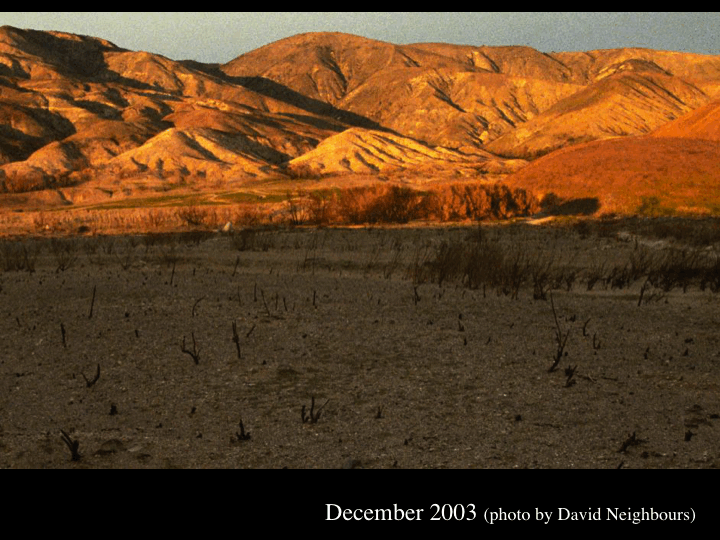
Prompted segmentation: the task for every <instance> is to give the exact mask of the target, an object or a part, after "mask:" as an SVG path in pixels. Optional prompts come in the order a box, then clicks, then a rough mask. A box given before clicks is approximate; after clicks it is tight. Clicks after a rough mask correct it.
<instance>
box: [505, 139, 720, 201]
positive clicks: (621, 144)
mask: <svg viewBox="0 0 720 540" xmlns="http://www.w3.org/2000/svg"><path fill="white" fill-rule="evenodd" d="M718 163H720V143H718V142H715V141H704V140H695V139H687V138H667V137H663V138H659V137H630V138H616V139H609V140H604V141H593V142H590V143H586V144H580V145H576V146H573V147H570V148H565V149H562V150H557V151H555V152H553V153H551V154H549V155H547V156H544V157H542V158H540V159H538V160H536V161H534V162H532V163H530V164H529V165H528V166H527V167H525V168H523V169H522V170H520V171H519V172H517V173H515V174H513V175H511V176H509V177H508V178H507V179H506V183H507V184H508V185H509V186H511V187H522V188H525V189H529V190H530V191H532V192H534V193H535V194H536V195H538V196H541V197H543V196H547V195H549V194H553V195H555V196H557V197H559V198H560V199H562V200H563V201H571V200H576V201H577V200H583V201H585V202H586V203H587V208H588V209H590V210H591V211H592V212H596V213H598V214H609V213H621V214H634V213H643V214H670V213H699V214H707V213H713V214H717V213H719V212H720V168H718Z"/></svg>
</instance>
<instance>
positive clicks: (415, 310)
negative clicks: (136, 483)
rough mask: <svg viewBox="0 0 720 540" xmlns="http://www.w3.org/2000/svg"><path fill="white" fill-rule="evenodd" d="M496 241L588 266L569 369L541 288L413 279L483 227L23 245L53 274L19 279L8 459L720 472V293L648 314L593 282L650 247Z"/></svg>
mask: <svg viewBox="0 0 720 540" xmlns="http://www.w3.org/2000/svg"><path fill="white" fill-rule="evenodd" d="M490 229H493V230H490ZM488 230H490V233H488V234H493V235H498V238H500V239H501V241H502V242H506V243H508V245H510V244H511V245H514V246H521V247H522V249H523V250H527V252H528V253H530V252H532V253H546V254H550V255H553V256H554V258H555V260H556V261H558V263H559V264H562V265H564V266H565V267H566V268H575V269H577V270H578V272H579V273H578V277H577V279H576V281H575V282H574V283H572V285H571V287H570V290H569V291H568V290H567V288H568V287H566V286H563V287H561V288H559V289H557V290H554V291H552V299H553V303H554V305H555V310H556V313H557V318H558V325H559V327H560V330H561V332H562V333H563V334H564V333H566V332H569V333H568V339H567V344H566V346H565V352H567V355H566V356H562V358H561V361H560V363H559V365H558V369H557V370H555V371H553V372H548V368H549V367H550V366H551V365H552V363H553V357H554V355H555V353H556V349H557V343H556V337H555V336H556V330H557V326H556V323H555V320H554V317H553V310H552V306H551V303H550V301H549V299H548V300H534V299H533V289H532V285H529V284H525V285H524V286H523V287H522V288H521V289H520V292H519V295H518V298H517V299H513V298H511V297H510V296H505V295H503V294H498V293H497V291H495V290H486V291H483V290H482V289H469V288H467V287H464V286H462V284H461V283H460V282H458V281H448V282H445V283H443V284H442V285H440V286H439V285H438V284H437V283H432V282H429V281H423V279H422V276H420V275H419V274H418V273H417V272H415V271H414V269H417V268H418V266H417V265H416V264H415V262H416V261H420V262H422V261H423V260H428V257H429V256H430V255H431V254H432V253H434V250H435V249H436V248H437V246H438V245H439V244H440V243H441V242H442V241H443V240H448V239H452V238H454V239H456V240H459V241H460V240H462V241H469V240H468V238H471V236H472V234H473V229H472V228H469V227H456V228H449V227H444V228H396V229H379V228H378V229H321V230H307V229H297V230H276V231H256V232H255V233H254V234H250V233H248V234H247V236H246V237H244V239H241V237H240V236H239V235H238V236H236V237H235V238H234V239H233V238H232V237H230V236H220V235H214V236H212V237H210V238H205V239H202V241H199V242H198V243H196V242H194V241H193V238H191V237H190V236H185V237H182V238H178V237H171V236H166V237H157V238H155V240H154V241H149V240H147V239H142V238H131V237H116V238H83V239H75V240H73V241H71V242H72V243H71V244H69V246H70V247H68V248H67V249H64V248H61V247H60V246H61V244H58V243H57V241H56V244H55V247H54V248H53V246H52V244H51V241H50V240H49V239H35V240H27V239H26V240H24V241H22V242H23V244H22V245H24V246H26V248H27V249H28V250H29V253H30V256H31V259H32V260H33V266H34V271H33V272H28V271H26V270H22V269H20V270H10V269H8V270H6V271H5V272H4V273H0V306H1V307H0V335H1V336H2V341H1V342H0V388H1V390H0V467H3V468H26V467H32V468H66V467H70V468H75V467H80V468H125V467H127V468H158V467H165V468H175V467H180V468H196V467H218V468H220V467H222V468H226V467H227V468H231V467H232V468H282V467H289V468H342V467H365V468H393V467H397V468H434V467H441V468H524V467H529V468H616V467H618V466H622V467H627V468H675V467H677V468H707V467H715V466H718V465H720V424H719V423H720V397H719V396H720V394H719V393H718V385H719V383H720V372H719V371H718V367H719V364H720V333H718V328H719V327H720V326H719V324H720V310H718V306H719V305H720V294H718V293H713V292H710V291H709V290H706V291H701V290H700V288H699V287H697V286H694V285H693V286H690V287H689V288H688V289H687V292H683V291H682V290H681V289H677V288H676V289H673V290H671V291H670V292H668V293H665V294H662V293H660V292H657V291H656V292H657V294H653V295H650V294H649V295H648V296H649V297H646V299H645V301H644V302H642V303H641V304H642V305H638V299H639V293H640V287H641V285H642V279H641V280H638V281H636V282H634V283H633V284H631V285H630V286H629V287H623V288H622V289H617V288H613V287H611V286H606V285H603V284H602V283H601V284H597V285H596V286H595V287H593V289H592V290H591V291H588V290H587V289H588V287H587V285H586V278H585V275H586V274H585V273H586V272H587V271H588V269H589V268H590V267H592V266H593V265H596V264H597V263H598V262H599V261H606V262H607V264H608V265H610V264H614V261H623V260H626V259H627V258H628V257H629V256H630V255H631V253H632V252H633V250H637V249H638V245H637V244H635V243H634V242H622V241H619V240H618V239H617V237H616V236H615V235H608V236H596V235H590V236H587V237H581V236H580V235H578V233H577V231H575V230H572V229H567V228H566V229H563V228H550V227H529V226H507V227H491V228H489V229H488ZM243 241H244V242H245V243H244V244H243V243H242V242H243ZM65 245H68V244H62V246H65ZM647 246H649V247H647V249H649V250H662V249H665V248H666V247H667V244H665V243H653V242H651V241H649V240H648V241H647ZM239 247H241V248H242V250H240V249H238V248H239ZM6 252H7V250H6ZM63 253H66V255H63ZM7 257H8V255H6V258H7ZM63 263H67V264H63ZM61 266H62V267H65V269H62V268H60V267H61ZM0 270H2V269H0ZM415 287H416V288H415ZM94 291H95V292H94ZM93 297H94V300H93ZM91 313H92V314H91ZM233 323H235V325H236V328H237V334H238V345H239V348H240V355H238V350H237V347H236V343H235V342H234V341H233ZM193 335H194V338H195V341H196V345H197V349H198V350H199V358H198V363H197V364H196V363H195V362H194V361H193V359H192V358H191V356H190V355H189V354H185V353H183V352H182V351H181V345H182V342H183V338H184V339H185V345H186V348H188V349H192V347H193V345H192V342H193V337H192V336H193ZM239 356H240V357H239ZM97 366H100V376H99V378H98V379H97V381H96V382H95V383H94V384H92V385H91V386H88V383H87V382H86V379H87V380H88V381H90V382H92V380H93V379H94V378H95V375H96V372H97ZM571 366H575V367H576V371H575V373H574V375H573V376H572V377H571V378H570V381H568V375H567V374H566V368H568V367H571ZM568 382H569V384H568ZM313 398H314V403H315V405H314V409H313V413H314V414H316V413H317V412H318V411H319V412H320V415H319V418H317V421H316V422H313V420H314V418H312V419H310V418H308V417H309V416H310V407H311V401H312V399H313ZM303 406H304V407H305V416H306V419H307V421H305V422H303V420H302V418H301V416H302V415H301V410H302V407H303ZM241 421H242V423H243V427H244V430H245V432H246V434H249V438H247V439H246V440H241V437H239V436H238V435H239V434H240V433H241V430H240V427H239V423H240V422H241ZM61 430H62V431H64V432H65V433H66V434H67V435H68V436H69V438H70V439H72V440H73V441H77V442H78V443H79V453H80V454H81V455H82V457H81V458H80V459H79V460H78V461H72V460H71V454H70V451H69V448H68V447H67V446H66V444H65V443H64V442H63V440H62V438H61ZM633 434H634V435H633Z"/></svg>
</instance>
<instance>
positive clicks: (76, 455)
mask: <svg viewBox="0 0 720 540" xmlns="http://www.w3.org/2000/svg"><path fill="white" fill-rule="evenodd" d="M60 433H62V440H63V442H64V443H65V445H66V446H67V447H68V450H70V454H71V459H72V461H80V458H81V457H82V455H80V451H79V450H80V442H79V441H74V440H72V439H71V438H70V435H68V434H67V433H65V432H64V431H63V430H62V429H61V430H60Z"/></svg>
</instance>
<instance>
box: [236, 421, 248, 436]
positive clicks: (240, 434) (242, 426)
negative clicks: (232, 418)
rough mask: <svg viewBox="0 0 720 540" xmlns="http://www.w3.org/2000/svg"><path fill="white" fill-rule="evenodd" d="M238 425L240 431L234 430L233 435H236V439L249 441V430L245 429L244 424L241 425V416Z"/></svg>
mask: <svg viewBox="0 0 720 540" xmlns="http://www.w3.org/2000/svg"><path fill="white" fill-rule="evenodd" d="M238 425H239V427H240V433H238V432H235V436H236V437H237V440H238V441H249V440H250V432H249V431H248V432H246V431H245V426H244V425H243V421H242V418H241V419H240V423H239V424H238Z"/></svg>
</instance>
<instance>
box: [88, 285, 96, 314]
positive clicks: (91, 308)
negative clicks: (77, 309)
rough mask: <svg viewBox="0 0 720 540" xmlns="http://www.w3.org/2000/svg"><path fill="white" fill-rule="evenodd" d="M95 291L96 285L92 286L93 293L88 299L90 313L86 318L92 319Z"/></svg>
mask: <svg viewBox="0 0 720 540" xmlns="http://www.w3.org/2000/svg"><path fill="white" fill-rule="evenodd" d="M96 292H97V285H95V286H94V287H93V294H92V300H90V314H89V315H88V319H92V316H93V308H94V307H95V293H96Z"/></svg>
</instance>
